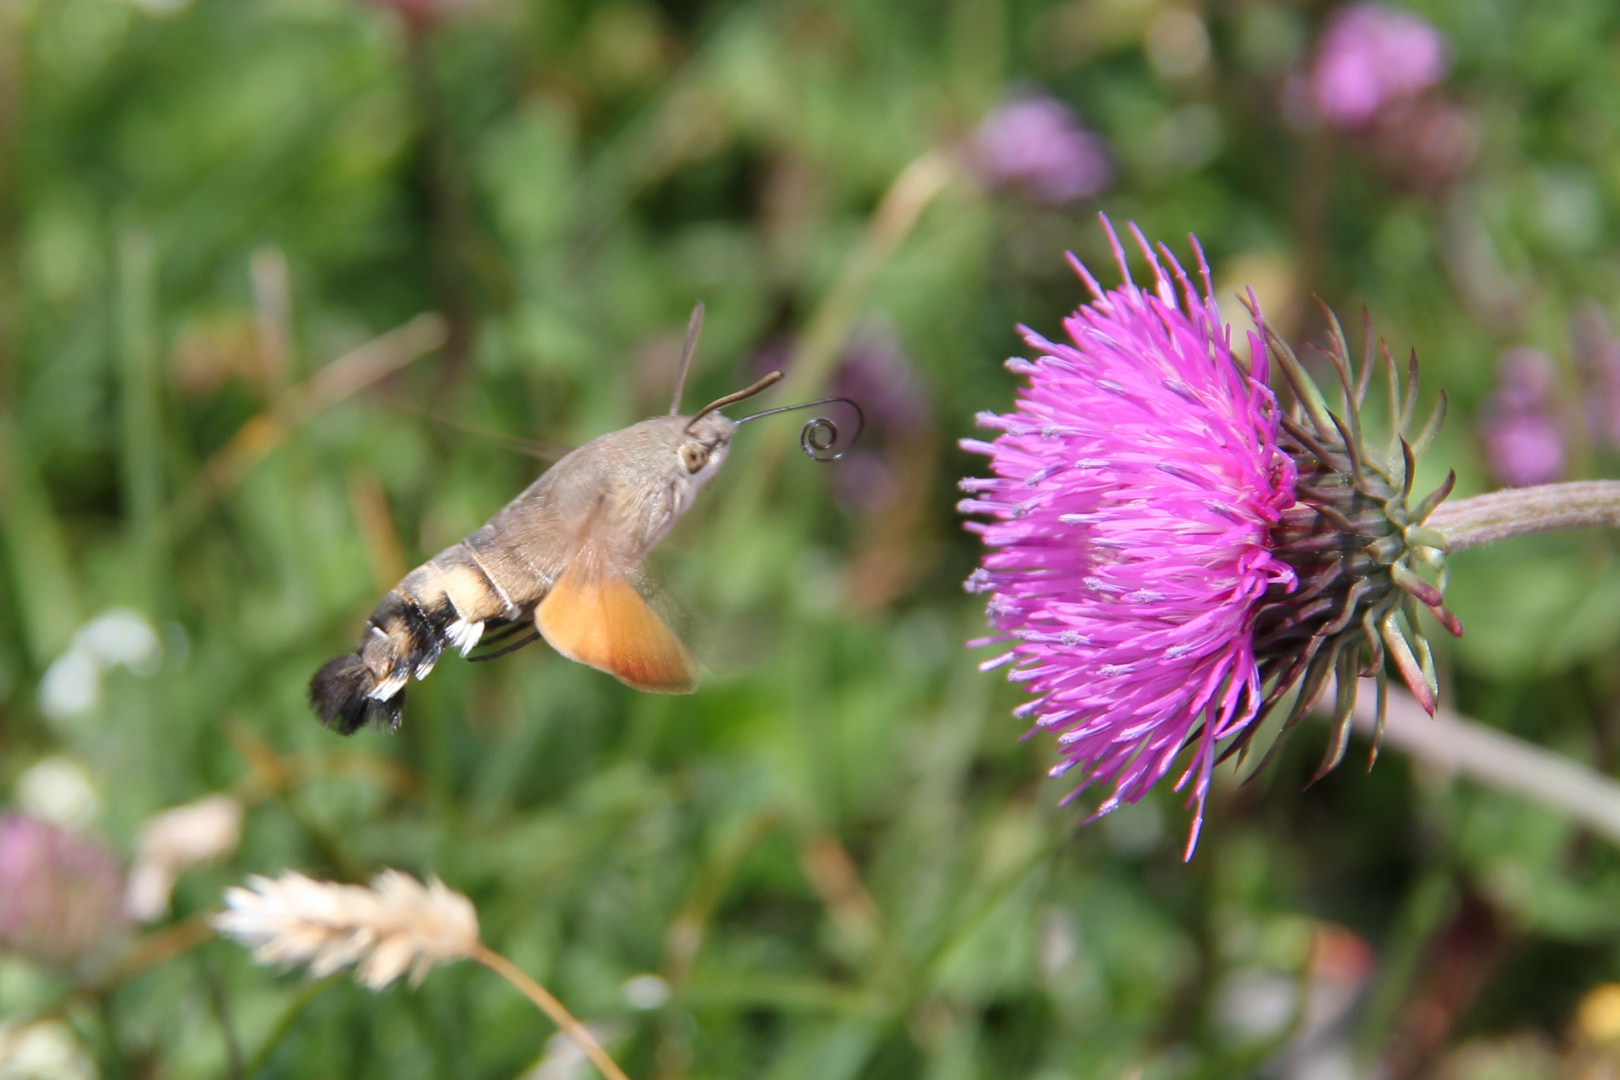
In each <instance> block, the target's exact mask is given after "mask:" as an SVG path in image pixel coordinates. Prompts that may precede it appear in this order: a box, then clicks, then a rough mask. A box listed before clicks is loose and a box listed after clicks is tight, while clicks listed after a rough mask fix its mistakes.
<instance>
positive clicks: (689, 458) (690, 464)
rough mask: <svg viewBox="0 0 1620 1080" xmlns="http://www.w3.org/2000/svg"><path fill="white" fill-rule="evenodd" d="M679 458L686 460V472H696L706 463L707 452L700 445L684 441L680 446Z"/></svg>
mask: <svg viewBox="0 0 1620 1080" xmlns="http://www.w3.org/2000/svg"><path fill="white" fill-rule="evenodd" d="M681 460H682V461H684V462H686V471H687V472H694V473H695V472H697V471H698V470H699V469H701V468H703V466H704V465H706V464H708V461H709V452H708V450H706V449H704V448H703V447H701V446H693V445H692V444H691V443H686V444H685V445H683V446H682V447H681Z"/></svg>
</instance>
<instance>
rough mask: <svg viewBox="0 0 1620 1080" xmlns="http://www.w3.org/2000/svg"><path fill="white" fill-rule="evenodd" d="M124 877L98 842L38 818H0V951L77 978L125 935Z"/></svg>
mask: <svg viewBox="0 0 1620 1080" xmlns="http://www.w3.org/2000/svg"><path fill="white" fill-rule="evenodd" d="M123 904H124V873H123V870H122V869H121V868H120V867H119V865H118V860H117V859H116V858H114V857H113V854H112V853H111V852H110V851H108V850H107V849H106V848H105V847H103V846H102V845H101V844H100V843H98V842H97V841H95V840H93V839H91V838H90V837H88V836H84V835H82V834H79V833H74V832H70V831H68V830H67V829H64V828H62V827H61V826H59V825H53V824H51V823H50V822H48V821H45V820H43V819H41V818H35V817H29V816H27V815H24V814H6V815H4V816H3V817H0V948H3V949H7V950H10V951H13V952H17V953H20V954H21V955H23V956H26V957H28V958H29V959H31V960H34V961H37V962H39V963H42V964H47V965H49V966H52V967H57V968H62V969H65V970H67V971H70V972H73V973H75V974H79V975H84V974H87V973H89V972H91V971H93V969H94V968H95V967H96V966H97V965H98V964H99V963H102V962H105V961H106V960H108V959H110V958H111V957H112V956H113V954H114V953H115V951H116V950H117V948H118V946H119V945H121V944H122V943H123V941H124V940H125V938H126V937H127V935H128V932H129V927H130V924H129V921H128V919H127V918H126V916H125V915H124V911H123Z"/></svg>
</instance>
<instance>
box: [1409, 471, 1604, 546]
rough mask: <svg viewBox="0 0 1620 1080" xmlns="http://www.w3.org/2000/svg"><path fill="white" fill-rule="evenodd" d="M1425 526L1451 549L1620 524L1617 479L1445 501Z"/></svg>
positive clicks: (1524, 489) (1545, 485) (1523, 489)
mask: <svg viewBox="0 0 1620 1080" xmlns="http://www.w3.org/2000/svg"><path fill="white" fill-rule="evenodd" d="M1426 524H1427V525H1428V526H1429V528H1431V529H1434V530H1436V531H1438V532H1440V533H1443V534H1444V535H1445V538H1446V541H1447V546H1448V548H1449V550H1451V551H1461V550H1462V549H1463V548H1470V547H1478V546H1479V545H1481V544H1489V543H1493V542H1495V541H1497V540H1508V539H1511V538H1512V537H1515V536H1528V535H1529V534H1531V533H1538V532H1552V531H1554V530H1556V529H1594V528H1616V527H1620V480H1577V481H1572V482H1570V483H1566V484H1542V485H1540V486H1538V487H1525V488H1508V489H1506V490H1503V491H1493V492H1491V493H1490V494H1489V495H1475V496H1474V497H1473V498H1470V499H1459V500H1457V501H1456V502H1451V503H1445V504H1443V505H1442V506H1440V507H1439V508H1438V509H1436V510H1435V512H1434V513H1433V514H1432V515H1430V517H1429V520H1428V521H1427V522H1426Z"/></svg>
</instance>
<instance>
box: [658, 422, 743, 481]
mask: <svg viewBox="0 0 1620 1080" xmlns="http://www.w3.org/2000/svg"><path fill="white" fill-rule="evenodd" d="M736 431H737V425H736V423H735V422H734V421H732V420H728V419H727V418H726V417H724V416H721V415H720V414H719V413H709V414H708V415H706V416H695V417H693V418H692V419H691V420H687V421H685V422H684V423H682V424H681V425H680V426H679V428H677V430H676V432H675V446H674V451H675V459H676V474H677V475H678V476H684V477H685V478H687V479H688V480H689V481H690V482H691V483H693V484H694V485H701V484H703V483H705V482H706V481H707V480H708V479H709V477H711V476H713V475H714V474H715V473H716V472H718V471H719V470H720V466H721V464H722V463H723V462H724V461H725V460H726V451H728V450H730V449H731V437H732V435H733V434H735V433H736Z"/></svg>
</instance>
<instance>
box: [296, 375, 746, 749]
mask: <svg viewBox="0 0 1620 1080" xmlns="http://www.w3.org/2000/svg"><path fill="white" fill-rule="evenodd" d="M713 408H714V406H711V407H710V409H713ZM736 427H737V425H736V424H735V423H734V422H733V421H731V420H728V419H726V418H725V417H724V416H721V415H720V414H719V413H718V412H712V411H710V410H704V411H703V412H701V413H699V414H697V416H696V417H695V418H694V417H687V416H676V415H670V416H659V417H654V418H653V419H651V420H643V421H642V422H641V423H639V424H633V425H631V426H630V427H627V428H624V429H622V430H620V431H615V432H612V433H610V434H607V435H603V436H602V437H600V438H598V439H596V440H594V441H592V442H590V443H587V444H586V445H584V446H582V447H580V448H579V449H577V450H575V451H573V452H572V453H570V454H568V455H567V456H565V457H563V458H562V459H561V460H560V461H558V462H557V463H556V464H555V465H553V466H552V467H551V468H549V469H547V470H546V471H545V472H544V473H543V474H541V476H540V478H539V479H537V480H536V481H535V482H534V483H533V484H530V485H529V487H528V488H527V489H526V490H525V491H524V492H523V493H522V494H521V495H519V496H518V497H517V498H515V499H513V500H512V501H511V502H509V503H507V504H506V506H505V507H504V508H502V510H501V511H500V512H499V513H497V514H496V515H495V516H494V517H492V518H490V520H489V521H488V522H487V523H486V524H485V525H484V526H483V527H482V528H480V529H478V530H477V531H475V532H473V533H471V534H470V535H468V536H467V537H466V538H465V539H463V540H461V541H460V542H459V543H456V544H453V545H451V546H450V547H448V548H445V549H444V550H443V551H441V552H439V553H438V554H437V555H435V556H433V558H431V559H429V560H428V561H427V562H425V563H423V564H422V565H421V566H418V567H417V568H416V569H415V570H412V571H411V572H410V573H409V574H406V575H405V578H404V579H403V580H402V581H400V583H399V584H398V585H396V586H395V587H394V588H393V589H392V590H391V591H390V592H389V593H388V595H387V596H385V597H383V600H382V602H381V603H379V604H378V605H377V609H376V610H375V611H373V612H372V614H371V618H370V620H368V622H367V624H366V629H365V631H364V632H363V633H362V634H361V635H360V642H359V645H358V646H357V647H356V649H355V651H354V652H352V653H348V654H345V655H343V656H339V657H336V658H334V659H332V660H329V661H328V662H327V663H326V664H325V665H323V666H322V667H321V669H320V670H319V671H318V672H316V673H315V677H314V678H313V679H312V680H311V681H310V687H309V696H310V703H311V705H312V706H313V707H314V708H315V711H316V713H317V714H318V715H319V716H320V718H321V722H322V723H324V724H326V725H327V726H328V727H330V728H333V729H334V730H336V731H338V732H341V733H342V734H345V735H347V734H351V733H353V732H354V731H356V730H358V729H359V728H360V727H362V726H363V725H364V724H366V723H367V722H369V721H376V722H378V723H379V724H381V725H382V726H384V727H387V728H389V729H393V728H395V727H397V726H398V725H399V721H400V714H401V711H402V709H403V708H404V703H405V684H406V682H407V681H409V679H410V677H411V676H412V675H415V676H416V678H418V679H422V678H425V677H426V676H427V674H428V672H430V671H431V670H433V665H434V664H435V663H436V662H437V661H438V659H439V657H440V655H441V654H442V653H443V652H444V651H445V650H447V649H455V650H457V651H458V652H460V653H461V654H462V655H463V656H465V655H466V654H467V653H468V652H469V651H471V650H472V648H473V647H474V646H476V645H477V644H478V642H479V641H480V639H481V638H482V637H483V635H484V634H485V632H486V631H488V630H491V629H495V628H498V627H505V626H510V625H512V624H517V623H524V622H528V621H530V620H533V621H534V623H535V625H536V627H537V628H538V629H539V631H540V633H541V634H542V635H544V636H545V638H546V640H547V641H548V642H549V643H550V644H551V645H552V646H553V647H554V648H556V649H557V651H559V652H561V653H563V655H565V656H568V657H570V658H571V659H575V660H578V661H580V662H582V663H586V664H590V665H591V666H593V667H597V668H599V669H601V670H604V671H607V672H609V673H610V674H612V675H614V676H616V677H617V678H619V679H620V680H622V681H624V682H626V683H629V684H630V685H632V686H636V687H638V688H640V689H644V690H655V691H663V692H667V693H684V692H689V691H691V690H692V689H694V688H695V687H696V669H695V666H694V665H693V663H692V660H691V658H690V657H689V656H688V655H687V653H686V650H685V649H684V647H682V646H681V644H680V641H679V640H678V639H677V638H676V637H675V636H674V635H673V634H672V633H671V632H670V631H669V629H668V628H667V627H666V626H665V625H664V624H663V622H662V620H660V619H659V618H658V616H657V615H656V614H655V613H654V612H653V611H652V610H651V609H650V608H647V607H646V605H645V603H644V602H643V601H642V600H641V599H640V597H639V596H638V595H637V593H636V592H635V589H634V587H633V585H632V584H631V582H632V580H633V576H634V574H635V571H636V569H637V567H639V566H640V564H641V561H642V559H644V558H645V557H646V555H647V553H648V552H649V551H651V550H652V549H653V547H654V546H656V545H657V544H658V542H659V541H660V540H662V539H663V538H664V536H665V535H666V534H667V533H668V532H669V530H670V529H671V528H672V527H673V526H674V524H675V522H676V521H677V520H679V519H680V517H681V515H682V514H684V513H685V512H686V511H687V510H688V509H689V508H690V507H691V505H692V501H693V499H694V497H695V496H696V495H697V492H698V490H699V489H701V488H702V487H703V485H704V484H706V483H707V482H708V481H709V479H710V478H711V477H712V476H714V474H715V473H716V472H718V471H719V469H720V466H721V464H722V463H723V462H724V461H725V458H726V452H727V450H728V449H729V448H730V445H731V438H732V435H733V434H734V433H735V431H736Z"/></svg>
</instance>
